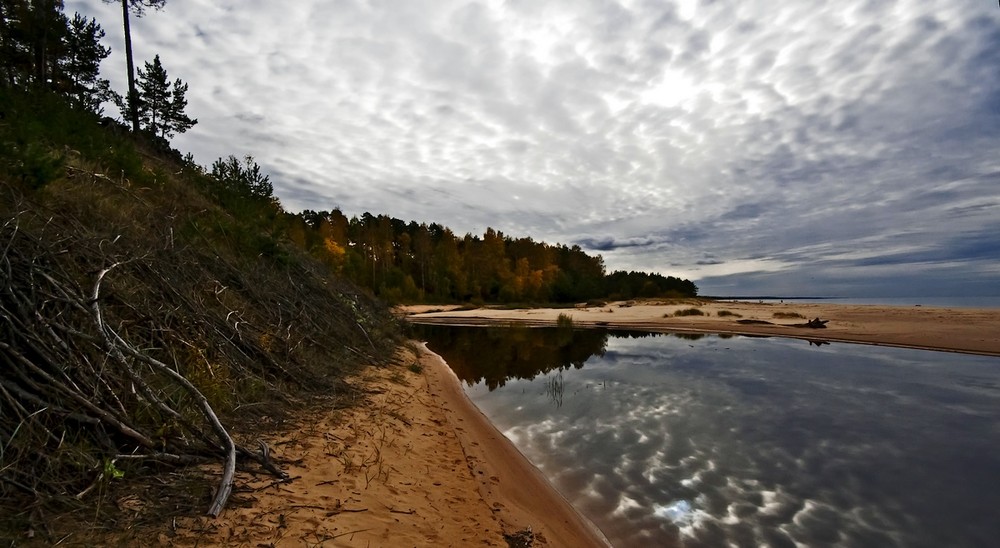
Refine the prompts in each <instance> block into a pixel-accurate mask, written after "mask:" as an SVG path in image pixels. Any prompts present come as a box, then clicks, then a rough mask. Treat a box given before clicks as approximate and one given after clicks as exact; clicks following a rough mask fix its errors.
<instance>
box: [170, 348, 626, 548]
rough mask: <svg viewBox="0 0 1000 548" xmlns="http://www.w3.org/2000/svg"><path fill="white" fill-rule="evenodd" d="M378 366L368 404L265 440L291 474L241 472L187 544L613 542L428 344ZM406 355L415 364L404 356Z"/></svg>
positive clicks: (175, 528) (367, 378)
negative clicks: (226, 501)
mask: <svg viewBox="0 0 1000 548" xmlns="http://www.w3.org/2000/svg"><path fill="white" fill-rule="evenodd" d="M399 361H400V363H402V364H404V365H393V366H387V367H370V368H368V369H367V370H366V371H365V373H364V374H363V375H362V377H361V378H359V379H355V381H356V384H360V385H362V386H363V387H364V391H365V392H366V396H365V397H364V398H363V401H359V402H358V404H357V405H355V406H354V407H351V408H348V409H341V410H333V411H316V412H314V414H312V415H311V416H307V417H303V418H302V419H301V420H299V421H298V422H297V424H296V425H294V426H293V427H292V428H290V429H289V430H288V431H287V432H285V433H283V434H281V435H279V436H277V437H275V438H274V439H271V440H268V444H269V446H270V447H271V455H272V458H273V459H274V460H275V462H276V463H277V464H278V465H279V466H281V467H282V468H283V469H284V470H285V471H286V472H287V473H288V474H289V476H290V477H291V480H290V481H288V482H276V481H275V478H273V477H271V476H264V475H259V476H258V475H254V474H250V473H246V472H243V473H240V474H239V475H238V477H237V487H236V490H235V491H234V495H233V499H232V500H231V502H230V505H229V507H228V508H227V509H226V510H225V511H224V513H223V515H222V516H220V517H219V518H216V519H212V518H209V517H198V518H189V519H184V520H177V521H176V522H175V523H173V524H172V525H171V527H170V530H169V531H166V532H163V533H161V534H160V535H159V537H158V539H157V540H158V544H160V545H163V546H167V545H181V546H195V545H197V546H364V547H368V546H455V547H459V546H462V547H465V546H501V547H506V546H536V547H537V546H552V547H563V546H564V547H587V546H607V545H608V544H607V541H606V540H605V539H604V538H603V536H602V535H601V534H600V532H599V530H598V529H597V528H596V527H594V526H593V525H592V524H591V523H590V522H589V521H587V520H586V519H585V518H583V517H581V516H580V514H578V513H577V512H576V511H575V510H574V509H573V507H572V506H570V504H569V503H568V502H566V500H565V499H563V498H562V497H561V496H560V495H559V494H558V493H557V492H556V491H555V490H554V489H553V488H552V487H551V486H550V485H549V483H548V482H547V481H546V480H545V478H544V477H543V476H542V475H541V473H540V472H539V471H538V470H537V469H536V468H535V467H534V466H533V465H532V464H531V463H530V462H528V461H527V459H525V458H524V457H523V456H522V455H521V453H520V452H518V450H517V449H516V448H515V447H514V446H513V445H512V444H511V443H510V442H509V441H508V440H507V439H506V438H504V437H503V435H502V434H501V433H500V432H499V431H497V430H496V428H494V427H493V425H492V424H491V423H490V422H489V421H488V420H487V419H486V417H485V416H483V414H482V413H480V412H479V410H478V409H477V408H476V407H475V405H473V404H472V402H471V401H470V400H469V399H468V398H467V397H466V396H465V393H464V392H463V391H462V387H461V386H460V384H459V381H458V378H457V377H455V375H454V373H452V372H451V370H450V369H449V368H448V365H447V364H446V363H444V361H443V360H442V359H441V358H440V357H439V356H437V355H436V354H434V353H432V352H430V351H428V350H427V349H426V348H424V347H423V346H422V345H417V344H412V345H409V347H408V348H405V349H402V350H401V354H400V357H399ZM407 364H408V365H407Z"/></svg>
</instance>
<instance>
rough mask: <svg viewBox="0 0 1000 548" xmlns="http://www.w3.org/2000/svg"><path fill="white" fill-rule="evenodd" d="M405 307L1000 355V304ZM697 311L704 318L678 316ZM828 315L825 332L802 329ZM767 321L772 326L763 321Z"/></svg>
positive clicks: (460, 316)
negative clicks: (993, 306)
mask: <svg viewBox="0 0 1000 548" xmlns="http://www.w3.org/2000/svg"><path fill="white" fill-rule="evenodd" d="M448 308H449V307H433V306H420V307H416V306H414V307H406V308H405V309H403V312H404V313H406V314H407V315H409V317H410V320H411V321H417V322H423V323H447V324H465V325H486V324H504V323H509V322H518V323H525V324H528V325H553V324H555V322H556V319H557V318H558V316H559V315H560V314H564V315H566V316H569V317H571V318H572V319H573V324H574V325H575V326H579V327H594V326H601V327H608V328H621V329H643V330H650V331H665V332H670V331H675V332H702V333H735V334H747V335H770V336H780V337H795V338H801V339H810V340H824V341H829V342H854V343H863V344H879V345H886V346H900V347H907V348H921V349H927V350H943V351H951V352H966V353H971V354H984V355H992V356H996V355H1000V309H975V308H937V307H926V306H908V307H903V306H880V305H848V304H814V303H796V302H794V301H787V302H784V303H757V302H742V301H741V302H729V301H708V300H701V299H697V300H696V299H690V300H682V301H635V302H631V301H626V302H614V303H608V304H607V305H605V306H588V307H583V306H581V307H576V308H568V309H551V308H544V309H516V310H503V309H476V310H458V309H457V307H451V308H452V309H450V310H449V309H448ZM690 309H696V310H698V311H700V312H701V313H702V315H687V316H677V315H676V314H677V313H678V312H679V311H684V310H690ZM815 318H819V319H821V320H828V323H826V324H825V327H824V328H823V329H810V328H808V327H800V326H801V324H803V323H806V322H807V321H808V320H813V319H815ZM761 322H766V323H761Z"/></svg>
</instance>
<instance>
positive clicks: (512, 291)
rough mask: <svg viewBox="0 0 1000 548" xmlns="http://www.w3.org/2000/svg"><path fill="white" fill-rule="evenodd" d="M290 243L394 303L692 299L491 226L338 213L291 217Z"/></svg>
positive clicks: (649, 276)
mask: <svg viewBox="0 0 1000 548" xmlns="http://www.w3.org/2000/svg"><path fill="white" fill-rule="evenodd" d="M286 221H287V223H286V226H287V228H286V230H287V234H288V237H289V238H290V239H291V240H292V241H293V242H294V243H295V244H296V245H299V246H301V247H303V248H305V249H307V250H309V251H310V252H312V253H313V254H314V255H315V256H317V257H319V258H321V259H322V260H324V261H325V262H327V263H328V264H329V265H330V266H331V267H333V268H334V269H335V270H337V271H339V272H341V273H342V274H343V275H345V276H346V277H348V278H350V279H351V280H352V281H354V282H355V283H357V284H359V285H361V286H363V287H367V288H369V289H371V290H372V291H373V292H374V293H375V294H376V295H378V296H380V297H382V298H384V299H385V300H388V301H391V302H476V303H479V302H483V303H550V302H555V303H571V302H585V301H588V300H592V299H631V298H635V297H691V296H696V295H697V293H698V288H697V286H696V285H695V284H694V283H692V282H691V281H690V280H683V279H679V278H675V277H673V276H663V275H661V274H657V273H648V272H625V271H615V272H612V273H610V274H609V273H607V271H606V268H605V264H604V259H603V257H601V256H600V255H596V256H594V255H588V254H587V253H585V252H584V251H583V250H582V249H580V247H579V246H577V245H573V246H566V245H562V244H556V245H550V244H547V243H544V242H536V241H535V240H533V239H532V238H530V237H521V238H514V237H511V236H506V235H504V234H503V232H500V231H498V230H495V229H493V228H487V229H486V231H485V233H484V234H483V235H482V236H481V237H480V236H478V235H472V234H465V235H464V236H458V235H457V234H455V233H454V232H453V231H452V230H451V229H450V228H448V227H445V226H443V225H441V224H438V223H431V224H427V223H417V222H416V221H410V222H408V223H407V222H405V221H402V220H400V219H396V218H394V217H390V216H387V215H377V216H376V215H372V214H371V213H364V214H363V215H361V216H360V217H357V216H355V217H352V218H348V217H347V216H346V215H344V214H343V213H342V212H341V211H340V210H339V209H333V210H331V211H312V210H306V211H303V212H302V213H300V214H297V215H293V214H288V215H287V219H286Z"/></svg>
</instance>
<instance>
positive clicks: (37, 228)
mask: <svg viewBox="0 0 1000 548" xmlns="http://www.w3.org/2000/svg"><path fill="white" fill-rule="evenodd" d="M288 217H289V216H288V215H287V214H286V213H285V212H284V211H283V210H282V208H281V206H280V204H279V203H278V202H277V201H276V200H273V199H269V198H262V197H261V196H257V195H254V194H253V193H247V192H242V191H241V190H240V189H239V188H235V189H234V188H232V187H231V186H226V185H222V184H220V183H219V181H217V180H216V179H214V178H213V177H210V176H208V175H206V174H205V173H204V172H203V170H202V169H201V168H199V167H198V166H196V165H194V164H193V163H192V162H190V161H185V160H184V159H182V158H181V157H180V154H179V153H177V152H176V151H172V150H170V148H169V147H167V146H165V142H164V141H162V140H156V139H149V140H147V139H142V138H135V137H133V136H132V135H131V134H130V133H129V132H127V131H126V130H124V129H123V128H121V127H119V126H118V125H117V124H115V123H114V122H111V121H109V120H108V119H104V120H101V119H99V118H98V117H97V116H95V115H93V114H89V113H86V112H83V111H80V110H77V109H73V108H71V107H69V106H68V105H67V103H65V102H64V100H63V99H61V98H59V97H57V96H55V95H50V94H47V93H24V92H20V91H15V90H11V89H2V88H0V367H2V373H0V440H3V446H2V452H0V516H3V517H2V518H0V538H3V539H4V540H5V541H6V542H14V541H20V542H23V541H24V540H25V539H27V538H34V539H35V541H41V542H42V543H44V544H49V543H53V542H55V541H57V540H58V539H59V538H61V533H62V532H63V530H64V529H65V528H66V527H70V526H79V525H78V524H79V523H80V522H87V523H90V524H91V526H92V527H94V528H96V529H97V530H98V531H99V530H101V529H104V528H112V529H113V528H116V527H121V526H122V524H123V523H125V520H133V521H134V520H136V519H138V520H139V521H142V520H143V519H146V520H163V519H167V518H169V516H170V515H179V514H192V513H195V514H196V513H204V512H206V511H209V510H210V506H211V508H212V511H215V510H217V509H218V507H219V505H220V504H223V503H224V502H225V499H224V493H225V491H226V489H227V488H228V487H229V486H228V485H227V481H226V479H227V478H226V477H225V474H224V472H225V471H226V470H231V469H232V468H233V466H240V467H256V468H259V469H262V470H265V469H269V470H270V471H271V473H274V474H276V475H280V473H281V472H280V469H279V468H278V467H275V465H274V463H272V462H271V461H270V459H269V458H268V452H267V450H266V447H263V446H260V445H259V444H258V443H257V441H256V440H257V437H258V435H259V434H260V432H262V431H265V430H267V429H272V428H274V427H276V426H279V425H280V424H281V423H282V421H283V420H284V419H285V418H287V417H288V416H289V415H290V414H291V413H294V412H295V411H296V410H297V409H302V408H303V407H305V406H309V405H317V404H322V405H324V406H337V405H347V404H348V402H349V401H351V400H352V399H354V397H355V396H356V391H357V390H358V389H357V388H355V387H353V386H351V385H350V384H348V383H347V382H345V377H346V376H348V375H349V374H350V373H352V372H355V371H357V370H358V368H359V367H360V366H362V365H368V364H382V363H387V362H388V361H389V359H390V356H391V354H392V352H393V350H394V348H395V347H396V345H397V343H398V341H399V334H398V331H397V325H396V323H395V321H394V320H393V318H392V317H391V315H390V314H389V313H388V310H387V309H386V308H385V307H384V306H383V305H382V304H380V303H379V302H377V301H376V300H375V299H374V298H373V297H371V296H370V294H369V293H368V292H366V291H363V290H360V289H359V288H357V287H356V286H355V285H353V284H352V283H350V282H348V281H345V280H344V279H342V278H341V277H339V276H337V275H335V274H334V273H333V272H331V270H330V268H329V267H328V265H325V264H323V263H321V262H318V261H317V260H315V259H314V258H312V257H311V256H309V255H308V254H306V253H305V252H303V251H302V250H301V249H300V248H298V247H297V246H295V245H293V244H292V243H291V242H290V241H289V240H288V239H287V237H286V236H285V234H286V226H285V225H284V223H285V220H286V219H287V218H288ZM192 465H198V466H192ZM123 494H132V495H134V496H139V497H141V498H142V499H144V501H145V503H146V504H145V506H144V507H145V508H147V512H146V513H145V514H143V515H140V516H136V515H134V513H133V512H125V511H124V509H123V508H122V507H121V505H120V504H116V503H115V502H114V501H120V500H121V499H122V496H123ZM56 516H67V517H68V518H69V519H60V520H55V519H54V518H55V517H56ZM71 524H77V525H71Z"/></svg>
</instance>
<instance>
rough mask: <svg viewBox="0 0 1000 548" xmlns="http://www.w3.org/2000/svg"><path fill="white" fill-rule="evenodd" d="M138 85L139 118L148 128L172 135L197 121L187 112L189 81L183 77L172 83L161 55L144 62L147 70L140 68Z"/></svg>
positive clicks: (155, 131) (167, 137) (157, 134)
mask: <svg viewBox="0 0 1000 548" xmlns="http://www.w3.org/2000/svg"><path fill="white" fill-rule="evenodd" d="M138 88H139V90H138V93H137V97H136V101H135V104H136V106H137V107H138V108H137V110H138V112H139V121H140V122H141V124H142V128H143V129H145V130H146V131H148V132H150V133H152V134H153V135H156V136H157V137H161V138H163V139H169V138H170V137H173V136H174V134H175V133H184V132H185V131H187V130H189V129H191V127H192V126H194V125H195V124H197V123H198V120H193V119H191V118H189V117H188V116H187V114H185V113H184V109H185V108H187V98H186V97H185V94H186V93H187V90H188V86H187V84H185V83H184V82H183V81H181V79H180V78H178V79H176V80H174V83H173V85H171V84H170V81H169V80H168V79H167V71H166V69H164V68H163V64H162V63H161V62H160V56H159V55H157V56H156V57H154V58H153V62H152V63H149V62H147V63H145V70H143V69H139V79H138Z"/></svg>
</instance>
